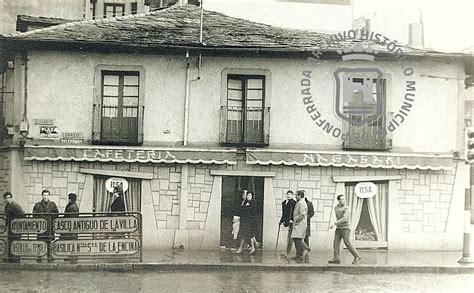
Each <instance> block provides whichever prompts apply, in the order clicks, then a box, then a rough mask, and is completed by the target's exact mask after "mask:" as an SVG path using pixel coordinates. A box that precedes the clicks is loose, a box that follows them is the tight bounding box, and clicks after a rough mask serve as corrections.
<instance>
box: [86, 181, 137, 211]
mask: <svg viewBox="0 0 474 293" xmlns="http://www.w3.org/2000/svg"><path fill="white" fill-rule="evenodd" d="M106 180H107V177H99V176H98V177H95V178H94V209H95V211H96V212H109V211H110V206H111V205H112V198H113V196H112V193H110V192H108V191H107V189H106V188H105V181H106ZM127 180H128V190H127V191H126V192H124V195H123V200H124V202H125V210H126V211H129V212H135V211H137V212H139V211H140V206H141V181H140V180H136V179H129V178H127Z"/></svg>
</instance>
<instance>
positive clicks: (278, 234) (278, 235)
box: [273, 224, 280, 255]
mask: <svg viewBox="0 0 474 293" xmlns="http://www.w3.org/2000/svg"><path fill="white" fill-rule="evenodd" d="M279 239H280V224H278V233H277V241H276V243H275V252H274V253H273V255H276V254H277V248H278V240H279Z"/></svg>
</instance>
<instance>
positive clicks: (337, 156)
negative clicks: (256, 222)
mask: <svg viewBox="0 0 474 293" xmlns="http://www.w3.org/2000/svg"><path fill="white" fill-rule="evenodd" d="M247 164H251V165H287V166H293V165H294V166H322V167H327V166H333V167H357V168H368V167H369V168H383V169H420V170H451V169H452V168H453V167H454V160H453V156H452V155H427V154H410V153H403V154H394V153H367V152H365V153H356V152H342V151H340V152H338V151H334V152H326V151H325V152H310V151H308V152H304V151H293V152H292V151H282V150H247Z"/></svg>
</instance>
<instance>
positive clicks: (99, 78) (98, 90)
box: [92, 65, 146, 145]
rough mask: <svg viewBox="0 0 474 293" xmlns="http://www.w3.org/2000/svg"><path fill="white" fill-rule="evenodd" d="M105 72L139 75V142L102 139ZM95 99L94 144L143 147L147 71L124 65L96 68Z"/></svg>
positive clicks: (93, 112) (139, 67)
mask: <svg viewBox="0 0 474 293" xmlns="http://www.w3.org/2000/svg"><path fill="white" fill-rule="evenodd" d="M104 72H118V73H123V74H126V73H134V74H136V75H138V77H139V78H138V103H137V111H138V113H137V119H138V121H137V122H138V125H137V135H138V137H137V140H136V141H130V142H124V141H120V140H119V139H117V141H105V140H103V139H102V133H101V132H102V106H103V100H102V99H103V73H104ZM93 84H94V99H93V102H94V103H93V109H92V115H93V119H92V142H93V143H94V144H102V145H142V144H143V141H144V132H143V126H144V113H145V105H144V98H145V90H146V88H145V85H146V75H145V69H144V67H142V66H122V65H99V66H97V67H96V68H95V73H94V82H93Z"/></svg>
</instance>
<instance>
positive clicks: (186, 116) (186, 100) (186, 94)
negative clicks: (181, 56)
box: [183, 50, 191, 146]
mask: <svg viewBox="0 0 474 293" xmlns="http://www.w3.org/2000/svg"><path fill="white" fill-rule="evenodd" d="M190 74H191V68H190V66H189V50H186V79H185V84H186V87H185V89H184V134H183V136H184V137H183V145H184V146H186V145H188V128H189V125H188V120H189V85H190V80H189V76H190Z"/></svg>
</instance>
